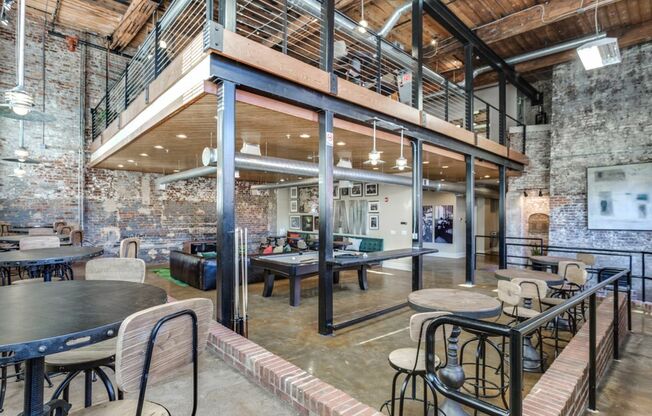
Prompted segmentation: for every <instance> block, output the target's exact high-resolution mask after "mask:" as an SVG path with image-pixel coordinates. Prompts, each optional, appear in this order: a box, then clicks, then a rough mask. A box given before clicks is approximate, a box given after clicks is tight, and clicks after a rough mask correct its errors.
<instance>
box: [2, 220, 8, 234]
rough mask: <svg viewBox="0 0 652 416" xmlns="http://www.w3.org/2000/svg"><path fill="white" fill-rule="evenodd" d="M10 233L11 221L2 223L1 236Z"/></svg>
mask: <svg viewBox="0 0 652 416" xmlns="http://www.w3.org/2000/svg"><path fill="white" fill-rule="evenodd" d="M5 235H9V223H6V222H3V223H0V236H5Z"/></svg>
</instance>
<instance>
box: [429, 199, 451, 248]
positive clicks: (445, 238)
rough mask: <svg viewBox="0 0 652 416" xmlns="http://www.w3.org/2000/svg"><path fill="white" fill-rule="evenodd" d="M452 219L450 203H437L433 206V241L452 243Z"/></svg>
mask: <svg viewBox="0 0 652 416" xmlns="http://www.w3.org/2000/svg"><path fill="white" fill-rule="evenodd" d="M453 220H454V218H453V206H452V205H437V206H436V207H435V213H434V223H435V243H441V244H453Z"/></svg>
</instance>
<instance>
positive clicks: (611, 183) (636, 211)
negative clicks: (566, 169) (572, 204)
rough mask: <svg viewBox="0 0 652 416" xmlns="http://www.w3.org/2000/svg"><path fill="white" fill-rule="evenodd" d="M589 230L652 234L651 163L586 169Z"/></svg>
mask: <svg viewBox="0 0 652 416" xmlns="http://www.w3.org/2000/svg"><path fill="white" fill-rule="evenodd" d="M586 189H587V192H586V199H587V201H586V202H587V211H588V228H589V230H636V231H652V163H636V164H630V165H618V166H602V167H593V168H587V169H586Z"/></svg>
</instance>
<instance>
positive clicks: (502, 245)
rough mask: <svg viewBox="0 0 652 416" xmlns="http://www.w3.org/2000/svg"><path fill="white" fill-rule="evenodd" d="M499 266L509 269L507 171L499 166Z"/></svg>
mask: <svg viewBox="0 0 652 416" xmlns="http://www.w3.org/2000/svg"><path fill="white" fill-rule="evenodd" d="M498 181H499V184H498V266H499V268H501V269H506V268H507V222H506V212H505V211H506V208H507V206H506V203H505V202H506V201H505V198H506V197H507V169H505V167H504V166H498Z"/></svg>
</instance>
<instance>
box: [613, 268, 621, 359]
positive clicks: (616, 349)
mask: <svg viewBox="0 0 652 416" xmlns="http://www.w3.org/2000/svg"><path fill="white" fill-rule="evenodd" d="M618 286H620V279H616V281H615V282H614V329H613V338H614V339H613V342H614V360H618V359H620V342H619V339H618V338H619V332H620V328H619V327H620V308H619V307H618V289H619V287H618Z"/></svg>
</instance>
